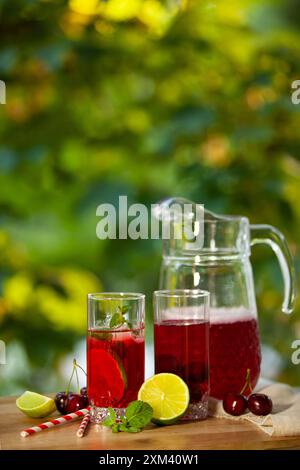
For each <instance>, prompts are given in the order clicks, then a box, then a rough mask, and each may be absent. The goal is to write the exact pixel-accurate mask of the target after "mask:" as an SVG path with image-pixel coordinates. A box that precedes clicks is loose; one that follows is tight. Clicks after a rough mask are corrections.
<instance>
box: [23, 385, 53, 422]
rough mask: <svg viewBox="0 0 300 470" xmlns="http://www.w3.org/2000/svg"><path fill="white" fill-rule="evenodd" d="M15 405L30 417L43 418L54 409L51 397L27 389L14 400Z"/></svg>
mask: <svg viewBox="0 0 300 470" xmlns="http://www.w3.org/2000/svg"><path fill="white" fill-rule="evenodd" d="M16 405H17V407H18V408H19V410H20V411H22V413H24V414H25V415H26V416H29V417H30V418H44V417H45V416H48V415H50V414H51V413H53V412H54V411H55V410H56V406H55V402H54V400H53V399H52V398H49V397H46V396H44V395H40V394H39V393H35V392H29V391H28V390H27V391H26V392H24V393H23V395H21V396H20V397H19V398H18V399H17V400H16Z"/></svg>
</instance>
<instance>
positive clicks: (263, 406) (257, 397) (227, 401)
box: [223, 369, 273, 416]
mask: <svg viewBox="0 0 300 470" xmlns="http://www.w3.org/2000/svg"><path fill="white" fill-rule="evenodd" d="M247 389H249V390H250V393H251V394H250V395H249V396H248V398H247V397H245V396H244V395H243V394H244V393H245V391H246V390H247ZM223 408H224V410H225V411H226V413H229V414H230V415H233V416H240V415H242V414H243V413H245V411H246V410H247V408H248V409H249V411H251V412H252V413H253V414H255V415H258V416H266V415H268V414H269V413H271V412H272V409H273V403H272V400H271V398H269V397H268V396H267V395H265V394H263V393H252V385H251V379H250V369H247V374H246V382H245V385H244V387H243V388H242V390H241V391H240V393H227V395H226V396H225V397H224V399H223Z"/></svg>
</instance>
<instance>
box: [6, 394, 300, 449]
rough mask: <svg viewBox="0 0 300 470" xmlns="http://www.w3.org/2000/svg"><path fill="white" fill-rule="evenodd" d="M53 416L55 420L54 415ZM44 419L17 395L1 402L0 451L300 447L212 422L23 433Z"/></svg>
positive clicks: (242, 426)
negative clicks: (29, 412) (20, 404)
mask: <svg viewBox="0 0 300 470" xmlns="http://www.w3.org/2000/svg"><path fill="white" fill-rule="evenodd" d="M52 416H53V417H54V416H55V414H54V415H52ZM41 421H43V420H35V419H30V418H27V417H26V416H25V415H23V413H21V412H20V411H19V410H18V409H17V407H16V405H15V398H14V397H7V398H0V448H1V449H2V450H9V449H22V450H26V449H31V450H32V449H86V450H88V449H94V450H111V449H112V450H117V449H119V450H124V449H129V450H133V449H137V450H138V449H141V450H168V449H169V450H184V449H188V450H189V449H190V450H198V449H300V437H298V438H295V437H280V438H278V437H277V438H270V437H268V436H267V435H266V434H265V433H264V432H263V431H260V430H259V429H257V428H256V426H254V425H253V424H251V423H248V422H233V421H231V420H226V419H216V418H208V419H207V420H205V421H199V422H194V423H181V424H177V425H173V426H167V427H157V426H154V425H153V426H152V425H151V426H149V428H147V429H145V430H144V431H142V432H140V433H138V434H129V433H119V434H113V433H112V432H111V430H110V429H107V428H103V427H102V426H96V425H91V426H89V429H88V432H87V434H86V436H85V437H83V438H81V439H80V438H78V437H76V431H77V429H78V426H79V423H80V421H79V420H77V421H75V422H71V423H68V424H65V425H62V426H58V427H56V428H52V429H49V430H46V431H42V432H40V433H38V434H36V435H33V436H30V437H27V438H22V437H21V436H20V431H22V430H23V429H24V428H27V427H30V426H31V425H34V424H39V423H40V422H41Z"/></svg>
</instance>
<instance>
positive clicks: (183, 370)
mask: <svg viewBox="0 0 300 470" xmlns="http://www.w3.org/2000/svg"><path fill="white" fill-rule="evenodd" d="M208 332H209V328H208V322H207V321H201V320H189V321H186V320H165V321H162V322H161V323H159V324H155V325H154V338H155V341H154V345H155V372H156V373H160V372H171V373H173V374H177V375H179V376H180V377H181V378H182V379H183V380H184V381H185V382H186V384H187V385H188V387H189V391H190V403H191V404H193V403H198V402H200V401H201V399H202V398H203V397H205V396H207V394H208V368H207V364H208Z"/></svg>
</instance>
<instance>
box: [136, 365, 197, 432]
mask: <svg viewBox="0 0 300 470" xmlns="http://www.w3.org/2000/svg"><path fill="white" fill-rule="evenodd" d="M138 399H139V400H143V401H145V402H146V403H149V405H151V406H152V408H153V419H152V421H153V422H154V423H156V424H173V423H175V422H176V421H177V420H178V419H179V418H181V417H182V416H183V415H184V413H185V412H186V410H187V408H188V406H189V401H190V394H189V389H188V386H187V384H186V383H185V382H184V381H183V380H182V379H181V378H180V377H178V375H175V374H167V373H162V374H156V375H153V377H150V379H148V380H146V382H144V383H143V385H142V386H141V388H140V390H139V393H138Z"/></svg>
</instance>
